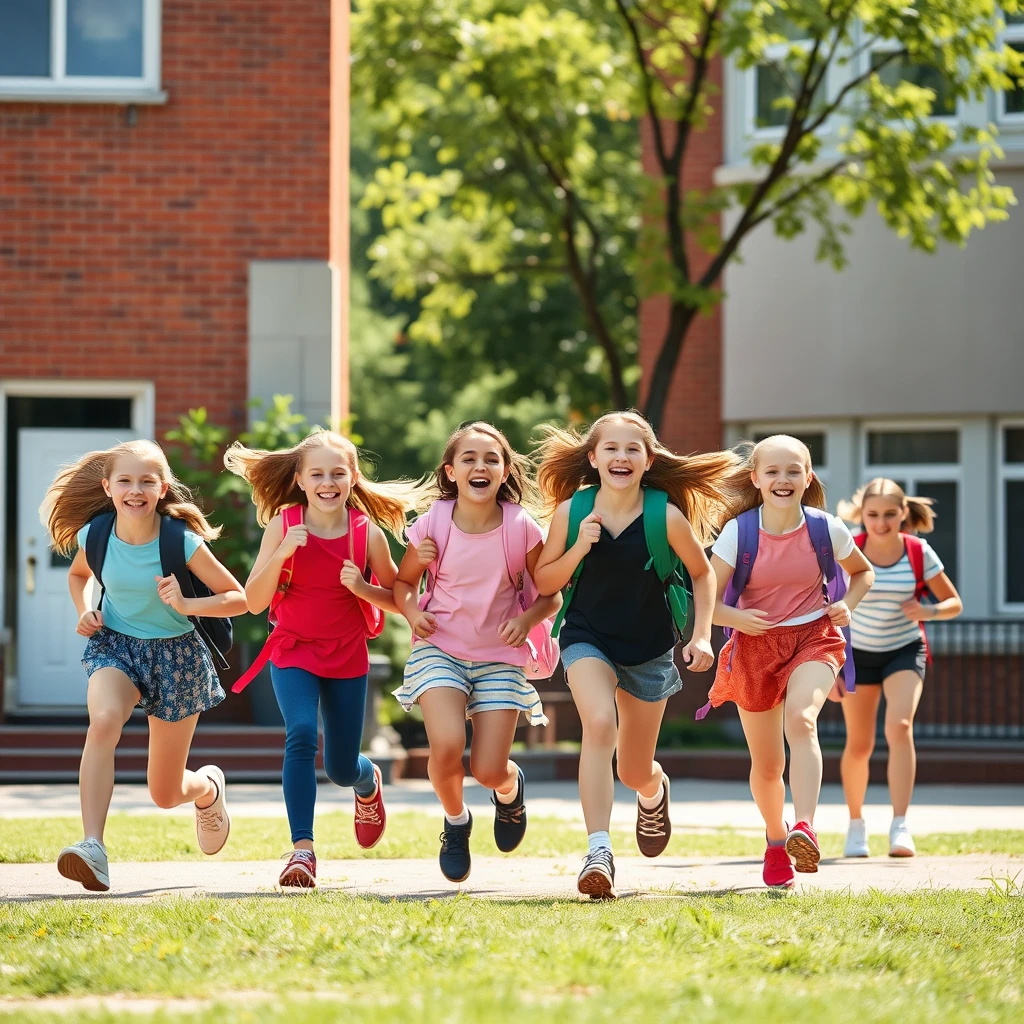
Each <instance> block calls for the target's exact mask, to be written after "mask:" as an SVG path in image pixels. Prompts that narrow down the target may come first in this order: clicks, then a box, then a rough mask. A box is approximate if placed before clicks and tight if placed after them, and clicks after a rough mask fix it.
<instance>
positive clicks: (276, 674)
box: [270, 665, 363, 850]
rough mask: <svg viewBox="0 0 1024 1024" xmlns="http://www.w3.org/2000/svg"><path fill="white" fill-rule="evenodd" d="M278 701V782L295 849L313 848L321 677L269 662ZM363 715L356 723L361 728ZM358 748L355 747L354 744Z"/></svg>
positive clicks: (299, 669)
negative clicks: (280, 752)
mask: <svg viewBox="0 0 1024 1024" xmlns="http://www.w3.org/2000/svg"><path fill="white" fill-rule="evenodd" d="M270 678H271V680H272V681H273V684H274V693H275V695H276V696H277V705H278V707H279V708H280V709H281V716H282V717H283V718H284V730H285V739H284V766H283V768H282V771H281V782H282V785H283V788H284V805H285V808H286V809H287V811H288V826H289V828H290V829H291V835H292V844H293V846H294V847H295V849H296V850H312V849H313V808H314V807H315V806H316V751H317V746H318V745H319V735H318V730H317V710H318V708H319V706H320V680H319V679H318V678H317V677H316V676H315V675H313V673H312V672H307V671H305V669H301V668H278V667H277V666H276V665H271V666H270ZM362 722H363V719H362V715H361V714H360V716H359V727H360V729H362ZM357 749H358V748H357Z"/></svg>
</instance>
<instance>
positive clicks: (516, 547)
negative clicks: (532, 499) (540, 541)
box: [501, 501, 529, 594]
mask: <svg viewBox="0 0 1024 1024" xmlns="http://www.w3.org/2000/svg"><path fill="white" fill-rule="evenodd" d="M527 515H528V513H527V511H526V509H524V508H523V506H522V505H516V504H514V503H513V502H508V501H503V502H502V503H501V544H502V547H503V548H504V549H505V569H506V571H507V572H508V578H509V579H510V580H511V581H512V586H513V587H515V589H516V593H517V594H519V593H522V590H523V587H524V586H525V585H526V580H525V576H526V556H527V555H528V554H529V552H528V551H527V544H528V543H529V542H528V540H527V536H526V533H527V523H526V520H527Z"/></svg>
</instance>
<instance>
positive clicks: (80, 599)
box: [68, 548, 103, 636]
mask: <svg viewBox="0 0 1024 1024" xmlns="http://www.w3.org/2000/svg"><path fill="white" fill-rule="evenodd" d="M90 579H92V570H91V569H90V568H89V563H88V562H87V561H86V560H85V549H84V548H79V549H78V551H77V553H76V554H75V558H74V561H73V562H72V563H71V568H70V569H68V590H70V591H71V600H72V601H74V602H75V611H77V612H78V628H77V629H76V630H75V632H76V633H78V634H79V635H80V636H92V635H93V633H95V632H97V631H98V630H100V629H102V628H103V613H102V612H100V611H90V610H89V608H87V607H86V604H85V586H86V584H87V583H88V582H89V580H90Z"/></svg>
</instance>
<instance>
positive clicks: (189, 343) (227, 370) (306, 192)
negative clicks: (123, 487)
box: [0, 0, 330, 434]
mask: <svg viewBox="0 0 1024 1024" xmlns="http://www.w3.org/2000/svg"><path fill="white" fill-rule="evenodd" d="M329 22H330V5H329V4H327V3H323V2H321V0H289V2H288V3H287V4H283V3H281V2H280V0H217V3H210V2H209V0H164V3H163V39H162V68H163V71H162V80H163V87H164V89H165V90H166V91H167V92H168V94H169V101H168V103H167V104H166V106H156V107H145V106H140V107H138V108H137V123H135V124H134V125H131V124H129V123H128V116H127V111H126V109H125V108H124V107H117V106H102V105H78V104H20V103H19V104H12V103H0V374H2V375H3V376H5V377H28V376H30V377H51V376H52V377H115V378H117V377H131V378H144V379H151V380H154V381H155V382H156V385H157V395H156V400H157V408H156V421H157V432H158V434H162V433H163V432H164V431H165V430H166V429H167V428H169V427H170V426H171V425H173V423H174V422H175V421H176V418H177V415H178V414H179V413H180V412H183V411H185V410H186V409H187V408H189V406H195V405H198V404H205V405H206V406H207V407H208V408H209V409H210V412H211V415H212V416H213V417H214V418H215V419H216V420H218V421H220V422H224V423H228V424H231V425H232V426H233V427H236V428H241V427H242V426H243V425H244V419H245V413H244V402H245V399H246V388H247V384H246V380H247V378H246V369H247V363H246V360H247V324H246V317H247V289H248V276H247V262H248V261H249V260H252V259H293V258H301V259H323V260H326V259H327V199H328V191H327V190H328V186H327V172H328V86H329V57H330V54H329Z"/></svg>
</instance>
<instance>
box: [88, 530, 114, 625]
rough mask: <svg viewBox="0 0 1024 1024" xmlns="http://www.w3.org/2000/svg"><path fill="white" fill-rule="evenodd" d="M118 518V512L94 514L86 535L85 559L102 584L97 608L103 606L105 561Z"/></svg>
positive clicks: (97, 580)
mask: <svg viewBox="0 0 1024 1024" xmlns="http://www.w3.org/2000/svg"><path fill="white" fill-rule="evenodd" d="M116 519H117V513H116V512H101V513H100V514H99V515H98V516H93V518H92V519H90V520H89V531H88V532H87V533H86V535H85V561H86V563H87V564H88V566H89V571H90V572H91V573H92V574H93V576H95V577H96V582H97V583H98V584H99V585H100V599H99V601H98V602H97V605H96V607H97V609H99V608H101V607H102V606H103V595H104V593H105V592H106V588H105V587H104V586H103V562H104V560H105V559H106V557H107V547H108V545H109V544H110V534H111V533H112V532H113V530H114V521H115V520H116Z"/></svg>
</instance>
